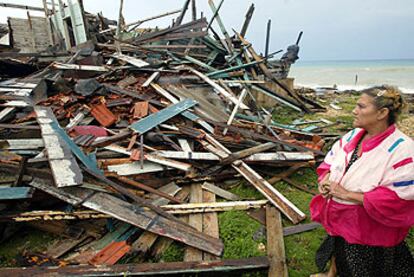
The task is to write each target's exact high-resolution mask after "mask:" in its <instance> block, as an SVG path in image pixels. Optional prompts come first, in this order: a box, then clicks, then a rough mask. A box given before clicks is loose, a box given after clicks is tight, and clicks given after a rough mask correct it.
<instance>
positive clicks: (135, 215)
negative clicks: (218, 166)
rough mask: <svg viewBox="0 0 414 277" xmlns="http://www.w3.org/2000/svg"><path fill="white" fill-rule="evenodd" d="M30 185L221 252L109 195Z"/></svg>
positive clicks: (219, 245) (213, 242) (215, 243)
mask: <svg viewBox="0 0 414 277" xmlns="http://www.w3.org/2000/svg"><path fill="white" fill-rule="evenodd" d="M30 185H31V186H33V187H35V188H37V189H40V190H43V191H45V192H46V193H49V194H51V195H53V196H54V197H56V198H58V199H61V200H63V201H66V202H68V203H71V204H72V203H73V202H75V203H79V204H81V205H82V206H83V207H86V208H88V209H92V210H95V211H98V212H102V213H105V214H107V215H110V216H112V217H114V218H116V219H119V220H121V221H123V222H126V223H129V224H131V225H134V226H136V227H138V228H141V229H144V230H146V231H149V232H152V233H155V234H158V235H161V236H165V237H168V238H171V239H173V240H176V241H179V242H182V243H185V244H187V245H189V246H192V247H194V248H197V249H200V250H202V251H206V252H208V253H211V254H213V255H216V256H220V255H221V254H222V252H223V242H222V241H221V240H220V239H217V238H213V237H211V236H207V235H205V234H203V233H201V232H198V231H196V230H194V228H191V227H190V226H187V225H185V224H183V223H179V222H178V221H173V220H171V219H169V218H167V217H164V216H161V215H160V214H159V213H156V212H154V211H150V210H148V211H147V210H144V209H142V207H140V206H137V205H133V204H131V203H128V202H126V201H124V200H121V199H119V198H116V197H115V196H112V195H110V194H106V193H102V192H92V193H91V191H90V190H87V189H83V188H75V187H72V188H69V189H70V190H65V189H59V188H55V187H53V186H52V185H50V184H48V183H47V182H46V181H44V180H40V179H35V180H33V181H32V182H31V183H30ZM85 194H86V196H85ZM68 197H69V201H68Z"/></svg>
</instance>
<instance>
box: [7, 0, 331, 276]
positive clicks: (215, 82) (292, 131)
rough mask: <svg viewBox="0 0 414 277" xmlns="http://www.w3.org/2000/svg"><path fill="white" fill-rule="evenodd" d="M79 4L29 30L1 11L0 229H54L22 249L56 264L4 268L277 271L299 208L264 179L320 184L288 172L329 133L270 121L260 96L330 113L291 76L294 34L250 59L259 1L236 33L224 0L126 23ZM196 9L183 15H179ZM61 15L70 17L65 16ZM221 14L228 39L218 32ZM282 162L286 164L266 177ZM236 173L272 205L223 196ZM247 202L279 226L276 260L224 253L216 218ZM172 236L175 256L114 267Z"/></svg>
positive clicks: (272, 249)
mask: <svg viewBox="0 0 414 277" xmlns="http://www.w3.org/2000/svg"><path fill="white" fill-rule="evenodd" d="M75 2H76V3H71V1H69V4H68V5H66V6H65V5H63V4H62V1H59V5H58V6H57V7H59V9H56V8H55V5H54V1H52V3H53V6H52V7H49V6H47V5H45V7H44V11H45V14H46V17H45V18H38V19H36V20H35V19H34V18H31V17H30V15H28V19H24V20H23V19H22V21H21V22H20V23H19V24H23V25H24V24H29V29H27V28H26V29H25V30H24V32H23V30H21V29H18V28H17V27H18V26H21V25H19V24H18V23H17V22H18V21H17V20H12V19H9V28H11V29H9V32H8V33H7V36H9V38H10V44H9V45H8V46H7V47H5V49H6V50H3V48H0V49H1V51H2V52H0V57H1V59H0V68H2V70H1V72H0V78H3V81H2V82H1V83H0V92H1V94H0V101H1V104H0V105H1V106H2V108H1V111H0V137H1V142H0V145H1V152H0V170H1V171H3V172H8V173H11V174H13V176H15V178H13V179H9V180H6V181H2V184H1V187H0V201H1V202H0V203H1V204H0V205H1V206H0V209H2V210H1V215H0V220H1V221H3V222H8V223H7V224H3V225H2V229H1V230H0V231H1V232H2V238H1V239H3V240H5V239H7V237H8V234H10V233H9V232H7V229H10V228H14V227H15V226H16V222H24V223H25V224H26V225H27V226H31V227H34V228H38V229H41V230H44V231H47V232H51V233H55V234H59V235H60V236H61V237H62V240H60V241H59V242H58V243H57V244H56V245H52V246H51V247H49V248H48V250H47V251H46V252H45V253H42V254H39V253H26V254H27V257H28V258H27V261H26V262H27V265H34V264H35V265H42V266H51V265H53V266H60V268H59V270H58V271H57V269H56V268H53V267H44V268H43V267H42V268H36V267H35V268H31V267H28V268H22V269H17V268H13V269H0V273H2V274H6V273H7V272H9V273H14V274H23V275H24V274H30V275H32V276H40V275H42V274H46V273H49V274H59V273H60V274H62V275H64V274H69V275H82V274H89V275H94V274H95V275H100V274H101V275H102V274H104V273H105V274H108V275H110V274H112V275H116V274H117V273H121V272H129V273H132V274H133V273H137V272H152V273H153V274H155V273H163V274H168V273H196V272H207V271H210V272H211V271H223V270H224V271H232V270H259V269H268V268H269V267H270V269H269V271H270V273H269V274H270V275H269V276H281V275H279V274H276V272H279V273H280V272H282V274H284V273H283V272H285V271H286V264H284V266H280V259H283V258H284V252H283V251H284V250H283V247H282V248H280V247H276V246H277V245H280V243H282V245H283V231H282V225H281V219H280V213H279V211H280V212H281V213H282V214H283V215H284V216H286V217H287V218H288V219H289V220H290V221H291V222H293V223H294V224H297V223H299V222H301V221H302V220H303V219H304V218H305V214H304V213H303V212H302V211H300V210H299V209H298V208H297V207H296V206H295V205H294V204H293V203H292V202H291V201H290V200H289V199H287V198H286V197H284V196H283V195H282V194H281V193H280V192H279V191H278V190H277V189H275V188H274V187H273V186H272V184H273V183H275V182H277V181H279V180H284V181H286V182H288V183H289V184H291V185H292V186H295V187H297V188H299V189H302V190H305V191H307V192H309V193H315V192H314V191H313V190H312V189H309V188H307V187H306V186H303V185H301V184H298V183H296V182H294V181H293V180H291V179H289V176H290V175H291V174H293V173H294V172H296V171H297V170H298V169H300V168H302V167H310V166H313V165H314V164H315V162H316V161H317V160H318V159H319V158H320V157H321V155H322V152H321V148H322V146H323V144H324V140H323V139H322V137H321V136H320V135H317V134H316V132H317V131H321V130H322V129H323V128H322V127H320V126H319V127H318V126H316V127H315V126H313V125H312V126H308V127H306V128H304V129H302V128H300V127H299V126H305V125H309V124H312V123H315V122H304V121H301V120H297V121H296V122H294V123H293V124H294V125H293V126H292V125H291V126H285V125H281V124H278V123H277V122H274V121H273V120H272V115H271V113H270V112H269V111H268V110H266V109H265V108H264V107H263V106H262V105H261V103H258V101H257V100H256V98H257V96H258V95H266V97H268V98H267V99H272V100H273V101H277V103H278V105H285V106H287V107H290V108H292V109H295V110H298V111H302V112H314V111H319V110H323V107H321V106H320V105H319V104H318V103H316V102H315V101H313V100H311V99H310V98H307V97H305V96H303V95H301V94H298V93H297V92H295V90H294V89H293V87H292V86H289V85H288V82H287V81H286V79H285V78H286V77H287V74H288V72H289V67H290V65H291V64H292V63H293V62H294V61H295V60H296V59H297V55H298V51H299V46H298V44H299V40H300V37H299V38H298V41H297V43H296V44H295V45H293V46H290V47H288V50H287V52H286V53H285V54H284V55H283V56H282V58H281V59H280V60H272V61H270V59H271V58H273V57H274V56H275V53H272V54H269V53H266V55H265V56H262V55H259V54H258V53H257V52H256V51H255V50H254V48H253V46H252V44H251V43H250V42H248V41H247V40H246V39H245V36H246V32H247V29H248V25H249V22H250V20H251V18H252V15H253V11H254V6H253V5H252V6H251V7H250V9H249V10H248V13H247V15H246V21H245V24H244V25H243V28H242V31H241V32H240V33H238V32H236V31H234V35H233V36H230V34H229V33H228V32H227V30H226V28H225V27H224V24H223V22H222V20H221V18H220V15H219V10H220V7H221V4H222V3H223V1H221V3H220V5H218V6H217V7H216V6H215V4H214V2H213V1H211V0H210V1H209V3H210V7H211V10H212V12H213V17H212V18H210V19H207V18H205V17H201V18H198V17H197V12H196V6H195V1H190V0H186V1H185V3H184V7H183V8H182V9H180V10H178V11H173V12H169V13H165V14H162V15H159V16H153V17H151V18H148V19H144V20H140V21H136V22H133V23H130V24H123V23H122V21H123V20H122V16H120V20H118V22H114V21H111V20H108V19H106V18H104V17H103V16H102V15H101V14H98V15H96V16H94V15H91V14H89V13H86V12H84V11H83V5H82V2H81V1H80V2H78V1H75ZM14 6H18V5H14ZM190 6H191V9H192V20H191V21H190V22H187V23H186V22H184V18H185V14H186V12H188V10H189V9H190ZM25 7H26V8H30V7H27V6H25ZM16 8H18V7H16ZM31 8H33V9H35V7H31ZM37 9H39V8H37ZM42 9H43V8H42ZM120 10H121V11H122V1H121V9H120ZM120 14H122V13H120ZM170 15H178V17H177V18H176V19H175V20H174V22H173V24H172V25H171V26H170V27H167V28H165V29H139V28H138V27H139V25H140V24H142V23H143V22H147V21H149V20H152V19H155V18H160V17H163V16H170ZM68 17H69V18H71V19H72V21H70V20H69V21H68V20H64V19H65V18H68ZM76 20H78V21H79V22H78V23H79V24H77V23H76V22H77V21H76ZM214 21H216V22H217V23H218V25H219V27H220V31H221V33H222V37H223V38H221V37H220V35H219V34H218V33H217V32H216V30H214V29H213V28H212V23H213V22H214ZM13 22H15V24H13ZM70 22H71V24H69V23H70ZM37 25H41V26H43V27H44V28H43V29H42V28H40V27H39V26H37ZM111 25H117V26H116V27H114V26H111ZM36 26H37V27H36ZM37 28H39V29H37ZM0 30H3V29H0ZM19 30H20V31H19ZM38 30H43V32H44V34H45V38H43V39H42V41H40V40H39V41H37V40H36V39H35V37H37V35H36V36H33V35H32V36H31V35H30V32H34V33H36V34H37V33H38ZM19 32H21V33H19ZM27 32H29V33H27ZM20 37H24V38H25V40H21V41H19V38H20ZM30 37H31V38H32V40H30ZM47 39H49V42H50V45H49V44H48V43H45V40H47ZM40 42H42V43H43V44H41V43H40ZM266 52H268V50H267V51H266ZM3 68H7V70H3ZM316 123H321V124H325V125H326V124H329V122H322V121H318V122H316ZM275 168H284V169H286V170H285V171H283V173H279V174H275V173H274V172H275ZM240 180H245V181H246V182H247V183H249V184H250V185H252V186H253V187H255V188H256V189H257V190H258V191H259V192H260V193H261V194H262V195H263V198H264V199H265V200H258V201H251V200H246V199H241V198H240V197H239V196H238V195H235V194H233V193H230V192H229V191H228V190H226V186H225V185H224V183H225V181H230V182H234V181H240ZM218 198H220V199H223V200H226V201H220V202H218V201H217V200H218ZM276 208H277V209H276ZM251 209H259V210H261V211H262V212H264V213H265V218H266V223H265V224H266V226H267V228H271V230H272V231H270V232H268V234H267V239H268V246H267V251H268V255H269V256H268V257H263V258H250V259H244V260H220V256H221V255H222V253H223V247H224V246H223V243H222V241H221V239H220V238H219V232H218V230H219V229H218V228H219V226H218V220H217V213H218V212H223V211H229V210H251ZM256 217H257V216H256ZM258 218H259V219H260V218H262V220H261V221H262V222H263V216H262V217H258ZM10 222H14V223H10ZM263 223H264V222H263ZM19 224H21V223H19ZM314 227H315V225H312V226H310V225H298V228H296V229H294V230H292V227H290V229H286V228H285V232H288V233H289V232H290V233H292V232H297V230H298V229H300V230H307V229H309V228H314ZM275 230H278V231H275ZM172 241H178V242H180V243H183V244H184V245H185V247H186V251H185V256H184V262H182V263H174V264H157V265H151V264H140V263H136V264H128V265H125V264H118V265H115V264H117V263H119V262H120V261H122V262H123V263H125V262H128V261H130V260H132V259H134V261H139V262H144V261H146V259H145V258H147V257H149V256H151V257H157V256H159V255H160V254H161V253H162V252H163V251H164V250H165V249H166V248H167V247H168V246H169V245H170V244H171V242H172ZM281 251H282V252H281ZM202 261H203V262H202ZM97 265H106V267H95V266H97ZM272 274H273V275H272ZM275 274H276V275H275ZM42 276H44V275H42Z"/></svg>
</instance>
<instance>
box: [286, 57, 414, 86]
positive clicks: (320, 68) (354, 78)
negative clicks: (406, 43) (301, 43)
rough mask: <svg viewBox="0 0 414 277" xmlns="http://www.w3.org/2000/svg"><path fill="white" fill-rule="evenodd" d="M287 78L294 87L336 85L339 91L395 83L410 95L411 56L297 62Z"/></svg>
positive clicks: (413, 74) (413, 73)
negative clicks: (397, 58) (393, 58)
mask: <svg viewBox="0 0 414 277" xmlns="http://www.w3.org/2000/svg"><path fill="white" fill-rule="evenodd" d="M289 77H293V78H295V85H296V86H304V87H311V88H318V87H333V86H334V85H336V86H337V88H338V89H339V90H348V89H355V90H360V89H364V88H367V87H371V86H375V85H383V84H387V85H393V86H397V87H399V88H400V89H401V91H402V92H404V93H410V94H414V59H409V60H408V59H407V60H356V61H344V60H342V61H300V60H299V61H297V62H296V63H295V64H293V65H292V66H291V69H290V74H289Z"/></svg>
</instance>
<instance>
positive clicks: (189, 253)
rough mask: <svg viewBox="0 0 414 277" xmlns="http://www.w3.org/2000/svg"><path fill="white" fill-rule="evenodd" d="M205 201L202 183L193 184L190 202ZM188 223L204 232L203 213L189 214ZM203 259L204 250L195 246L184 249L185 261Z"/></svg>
mask: <svg viewBox="0 0 414 277" xmlns="http://www.w3.org/2000/svg"><path fill="white" fill-rule="evenodd" d="M200 202H203V189H202V188H201V185H200V184H197V183H196V184H191V189H190V204H197V203H200ZM188 224H189V225H190V226H192V227H194V228H195V229H196V230H197V231H199V232H203V215H202V214H190V215H189V216H188ZM202 259H203V252H201V251H200V250H198V249H195V248H193V247H186V248H185V251H184V261H185V262H191V261H201V260H202Z"/></svg>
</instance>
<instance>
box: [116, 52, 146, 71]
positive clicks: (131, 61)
mask: <svg viewBox="0 0 414 277" xmlns="http://www.w3.org/2000/svg"><path fill="white" fill-rule="evenodd" d="M112 57H114V58H116V59H118V60H121V61H124V62H127V63H129V64H132V65H133V66H136V67H138V68H141V67H144V66H148V65H149V63H147V62H146V61H143V60H141V59H137V58H134V57H130V56H127V55H124V54H121V53H114V54H113V55H112Z"/></svg>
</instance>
